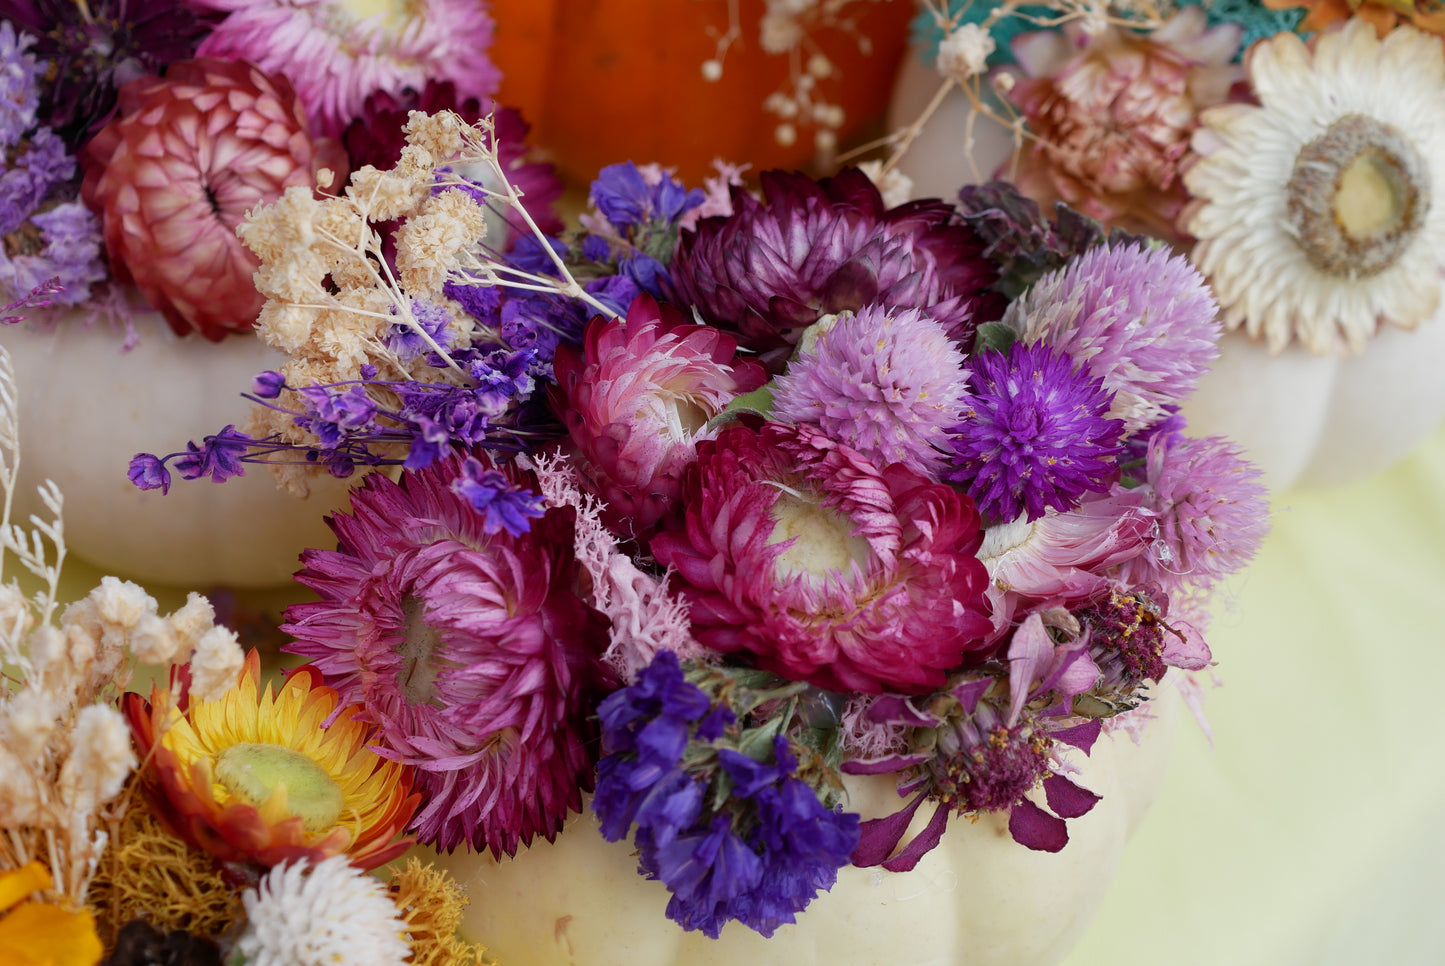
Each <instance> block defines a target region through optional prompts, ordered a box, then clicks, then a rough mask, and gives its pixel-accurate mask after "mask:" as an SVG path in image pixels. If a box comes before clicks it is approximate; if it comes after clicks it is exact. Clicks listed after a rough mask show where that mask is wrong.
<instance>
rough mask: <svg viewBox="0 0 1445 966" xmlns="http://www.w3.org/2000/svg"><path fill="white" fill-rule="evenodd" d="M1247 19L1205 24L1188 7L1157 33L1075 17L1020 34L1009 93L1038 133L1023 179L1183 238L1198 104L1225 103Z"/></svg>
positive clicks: (1110, 215) (1100, 215)
mask: <svg viewBox="0 0 1445 966" xmlns="http://www.w3.org/2000/svg"><path fill="white" fill-rule="evenodd" d="M1240 37H1241V28H1240V27H1238V26H1237V25H1234V24H1227V25H1223V26H1219V27H1213V28H1210V29H1205V18H1204V11H1203V10H1202V9H1201V8H1199V7H1186V8H1184V9H1183V10H1181V11H1180V12H1179V13H1177V14H1175V15H1174V16H1173V17H1171V18H1170V19H1169V20H1168V21H1167V22H1166V23H1165V24H1164V25H1163V26H1162V27H1160V28H1159V29H1158V30H1155V31H1153V32H1151V33H1149V34H1140V33H1137V32H1135V31H1130V30H1125V29H1121V28H1119V27H1115V26H1112V25H1111V26H1108V27H1105V28H1104V29H1103V30H1101V31H1098V32H1096V33H1089V32H1088V31H1086V30H1085V29H1084V25H1083V24H1082V23H1081V22H1079V21H1074V22H1072V23H1069V24H1066V25H1065V26H1064V28H1063V30H1062V31H1057V30H1044V31H1038V32H1034V33H1028V34H1023V35H1020V36H1019V37H1018V38H1016V39H1015V41H1014V45H1013V46H1014V55H1015V57H1016V58H1017V59H1018V63H1019V68H1018V69H1012V68H1011V69H1010V70H1011V71H1014V73H1013V77H1014V83H1013V86H1012V87H1011V88H1010V89H1008V91H1007V92H1006V96H1007V97H1008V99H1009V100H1010V101H1012V102H1013V104H1014V106H1015V107H1017V108H1018V109H1019V111H1020V112H1022V114H1023V116H1024V120H1025V122H1026V123H1027V125H1028V129H1029V131H1030V132H1031V133H1032V134H1033V135H1035V136H1036V137H1037V138H1038V140H1037V141H1030V142H1029V145H1028V146H1027V147H1026V148H1025V149H1024V150H1025V158H1024V163H1023V167H1022V173H1021V174H1020V176H1019V178H1018V183H1019V186H1020V187H1021V188H1022V189H1023V190H1024V192H1025V193H1026V194H1028V195H1030V196H1031V197H1034V198H1035V199H1037V200H1040V201H1053V200H1063V201H1066V202H1068V203H1069V204H1070V205H1072V206H1073V207H1075V208H1078V209H1079V210H1080V211H1082V212H1084V213H1085V214H1087V215H1089V216H1091V217H1093V218H1097V219H1099V220H1101V221H1104V222H1107V223H1109V224H1111V225H1121V226H1123V227H1127V228H1130V229H1131V230H1140V229H1142V230H1145V231H1147V232H1149V233H1150V234H1153V235H1157V236H1161V237H1166V238H1167V237H1175V229H1174V226H1173V223H1174V220H1175V218H1176V217H1177V216H1178V214H1179V212H1180V210H1181V209H1182V208H1183V206H1184V203H1185V202H1186V201H1187V200H1188V197H1189V196H1188V192H1186V191H1185V189H1184V186H1183V184H1182V183H1181V182H1180V180H1179V164H1180V161H1182V160H1183V158H1184V156H1185V153H1186V152H1187V151H1188V148H1189V138H1190V135H1191V134H1192V132H1193V130H1194V128H1195V126H1196V120H1195V118H1196V116H1197V115H1198V113H1199V111H1201V110H1202V109H1204V108H1206V107H1210V106H1212V105H1214V104H1219V103H1222V102H1224V101H1225V100H1226V99H1227V98H1228V97H1229V94H1230V89H1231V87H1232V86H1233V85H1234V84H1235V83H1237V82H1239V81H1242V80H1243V78H1244V69H1243V68H1242V67H1240V66H1239V65H1238V64H1234V63H1231V61H1232V60H1233V58H1234V55H1235V53H1236V52H1237V51H1238V50H1239V43H1240Z"/></svg>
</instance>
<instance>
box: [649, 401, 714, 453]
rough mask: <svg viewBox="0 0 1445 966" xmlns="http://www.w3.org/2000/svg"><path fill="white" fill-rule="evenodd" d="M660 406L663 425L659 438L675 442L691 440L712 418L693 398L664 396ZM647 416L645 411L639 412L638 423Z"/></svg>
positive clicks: (658, 431)
mask: <svg viewBox="0 0 1445 966" xmlns="http://www.w3.org/2000/svg"><path fill="white" fill-rule="evenodd" d="M658 406H659V409H660V410H661V416H662V425H661V426H659V427H658V430H657V433H658V435H659V436H663V437H665V438H667V439H670V440H673V441H675V442H680V441H682V440H685V439H691V438H692V437H693V436H695V435H697V433H698V431H699V430H701V429H702V428H703V427H704V426H706V425H707V421H708V420H709V419H711V418H712V417H711V416H710V415H709V413H708V411H707V410H706V409H704V408H703V407H702V406H699V405H698V404H697V403H696V402H695V401H694V400H693V399H692V397H691V396H685V395H664V396H661V397H660V398H659V399H658ZM647 415H648V414H647V412H646V411H645V410H639V411H638V412H637V419H638V421H639V422H640V421H642V420H643V419H645V418H646V417H647Z"/></svg>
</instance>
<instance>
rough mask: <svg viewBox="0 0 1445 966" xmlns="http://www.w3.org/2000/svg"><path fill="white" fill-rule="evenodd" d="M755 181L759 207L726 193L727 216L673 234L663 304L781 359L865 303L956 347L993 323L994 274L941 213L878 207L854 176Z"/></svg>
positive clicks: (945, 211) (873, 191)
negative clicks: (925, 318) (939, 328)
mask: <svg viewBox="0 0 1445 966" xmlns="http://www.w3.org/2000/svg"><path fill="white" fill-rule="evenodd" d="M761 180H762V193H763V197H762V199H761V200H759V199H757V198H754V197H753V196H752V195H751V194H749V193H748V192H747V191H745V190H743V189H742V188H735V189H733V208H734V210H733V213H732V214H731V215H729V216H726V217H724V216H719V217H714V218H704V219H702V220H701V221H699V222H698V224H697V229H696V230H695V231H692V232H684V233H683V235H682V238H681V240H680V241H679V242H678V245H677V251H676V254H675V255H674V257H673V259H672V261H671V263H670V265H669V269H670V271H671V273H672V288H673V290H674V291H673V294H674V295H675V299H674V300H675V301H678V302H680V303H682V304H686V305H692V306H694V307H695V308H696V310H697V311H698V313H699V314H700V316H701V318H702V319H703V320H704V321H705V322H708V323H710V324H712V325H716V326H718V327H719V328H721V329H723V330H724V331H727V332H729V333H735V334H736V335H737V336H738V341H739V342H740V343H741V344H742V345H744V346H745V347H747V348H750V349H754V350H756V351H758V352H773V351H775V350H776V352H778V353H782V352H784V351H786V350H788V349H790V348H791V346H792V345H794V344H795V343H796V342H797V341H798V339H799V337H800V336H801V335H802V332H803V330H804V329H806V328H807V327H808V326H810V325H812V324H813V323H814V322H816V321H818V319H819V318H821V317H822V316H824V315H828V314H833V313H837V312H842V311H845V310H847V311H855V312H856V311H857V310H859V309H861V308H863V307H864V306H866V305H870V304H874V303H881V304H884V305H888V306H891V307H893V308H899V309H901V308H918V309H923V310H925V311H927V312H928V313H929V315H930V316H932V317H933V318H935V319H937V320H938V321H939V322H941V323H943V326H944V328H946V329H947V330H948V332H949V334H950V335H951V336H953V337H954V338H955V339H957V340H959V341H960V342H961V343H962V344H963V346H964V348H965V349H968V348H970V347H971V345H972V341H973V330H974V328H975V327H976V326H977V325H978V324H979V323H981V322H987V321H990V320H992V319H996V318H997V317H998V313H999V312H1000V311H1001V308H1002V305H1003V302H1002V300H1001V298H1000V297H999V296H998V295H997V294H996V293H994V292H992V291H991V286H992V285H993V284H994V282H995V281H996V280H997V278H998V272H997V270H996V269H995V267H994V265H993V264H992V263H991V262H989V261H988V260H987V259H986V258H984V257H983V244H982V242H981V241H980V240H979V238H978V237H977V236H976V235H975V234H974V232H973V230H972V229H971V228H969V227H968V226H967V225H966V224H964V223H963V221H962V220H961V219H960V218H959V217H958V213H957V212H956V211H954V209H953V207H952V206H951V205H948V204H946V203H945V202H942V201H937V200H925V201H912V202H909V203H907V204H904V205H900V206H898V207H896V208H888V207H887V206H886V205H885V204H884V202H883V198H882V196H881V195H880V194H879V193H878V189H877V187H876V186H874V184H873V182H872V181H870V180H868V177H867V176H866V175H864V174H863V173H862V172H861V171H859V170H857V169H856V168H849V169H847V170H845V171H843V172H841V173H840V174H838V175H835V176H834V177H832V178H827V179H824V180H822V181H814V180H813V179H811V178H809V177H807V176H805V175H802V174H789V173H786V172H781V171H770V172H766V173H764V174H763V175H762V179H761Z"/></svg>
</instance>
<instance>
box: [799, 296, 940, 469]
mask: <svg viewBox="0 0 1445 966" xmlns="http://www.w3.org/2000/svg"><path fill="white" fill-rule="evenodd" d="M819 329H822V330H823V331H821V332H819V333H818V335H817V338H816V339H806V338H805V343H804V346H803V348H802V350H801V351H800V352H799V353H798V354H797V355H796V356H794V358H793V360H792V361H791V362H790V363H789V364H788V371H787V372H786V373H785V374H784V375H781V376H779V377H778V378H777V380H776V382H775V387H774V390H773V414H774V416H775V417H776V418H778V419H780V420H782V421H785V422H791V423H812V424H813V425H815V426H818V427H820V428H821V429H822V430H823V432H825V433H827V434H828V435H829V436H831V437H833V438H834V439H836V440H839V441H841V442H844V443H847V444H848V445H849V446H851V447H853V448H854V449H856V450H857V451H858V452H860V453H862V454H863V455H864V456H865V457H867V458H868V460H869V461H870V462H872V463H874V464H875V465H878V466H883V465H885V464H888V463H903V464H905V465H907V466H909V467H911V468H912V469H914V470H916V471H918V472H919V473H922V474H923V475H924V476H927V477H929V478H931V479H938V474H939V473H940V472H941V471H942V470H943V469H944V468H945V467H946V466H947V458H946V457H945V455H944V453H945V452H946V451H947V450H948V429H949V427H951V426H952V425H953V424H954V423H956V422H958V418H959V412H960V411H961V409H962V407H963V398H964V396H965V395H966V393H967V391H968V379H967V375H966V374H965V373H964V371H963V365H964V359H963V353H962V352H960V351H959V350H958V347H957V346H956V345H955V344H954V343H953V341H952V340H951V339H949V337H948V333H947V332H946V331H945V330H944V328H943V326H942V325H940V324H939V323H938V322H935V321H934V320H933V319H931V318H929V317H928V316H926V315H924V314H923V313H922V312H919V311H918V310H917V309H898V310H891V311H890V310H889V309H886V308H884V307H883V306H881V305H871V306H868V307H866V308H863V309H861V310H859V311H858V313H857V314H856V315H854V314H844V315H841V316H839V317H838V318H837V319H836V320H835V321H833V322H832V323H831V324H828V323H826V322H824V323H819Z"/></svg>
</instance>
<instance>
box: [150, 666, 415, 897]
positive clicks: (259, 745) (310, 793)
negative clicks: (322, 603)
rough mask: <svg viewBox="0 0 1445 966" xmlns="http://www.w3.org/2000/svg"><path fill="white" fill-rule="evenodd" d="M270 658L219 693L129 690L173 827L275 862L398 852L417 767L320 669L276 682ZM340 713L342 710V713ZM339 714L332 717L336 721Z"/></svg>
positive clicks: (160, 804) (161, 808)
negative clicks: (345, 701)
mask: <svg viewBox="0 0 1445 966" xmlns="http://www.w3.org/2000/svg"><path fill="white" fill-rule="evenodd" d="M260 679H261V666H260V658H259V657H258V656H257V654H256V652H255V651H252V652H251V653H250V654H249V655H247V658H246V665H245V667H244V669H243V670H242V672H241V675H240V678H239V680H238V681H237V682H236V686H235V687H234V688H232V689H231V690H230V691H228V692H227V693H226V694H225V696H223V697H222V698H220V699H219V700H215V701H188V700H187V696H186V694H185V690H186V689H185V680H184V675H182V676H181V680H180V681H179V682H177V681H173V682H172V686H175V685H176V684H178V683H179V684H180V687H179V689H178V690H179V695H180V696H179V700H173V697H172V693H171V692H170V691H169V690H163V689H161V688H160V687H156V688H155V689H153V690H152V692H151V699H150V701H149V702H146V701H145V700H144V699H142V698H141V697H140V695H138V694H127V695H126V696H125V702H124V710H125V714H126V717H127V718H128V719H129V721H130V725H131V731H132V733H133V735H134V736H135V740H136V745H137V753H138V754H139V755H140V757H141V759H142V761H144V762H146V764H145V765H144V770H143V772H142V778H141V782H142V786H141V787H142V789H143V790H144V791H145V793H146V798H147V800H148V801H149V803H150V806H151V808H152V810H153V811H154V812H155V813H156V816H157V817H158V818H160V820H161V821H162V822H163V823H164V824H165V825H166V826H167V827H168V828H169V829H170V831H171V832H172V833H173V834H175V835H177V836H179V837H180V838H182V839H184V840H186V841H187V842H188V843H190V844H191V845H192V846H194V847H196V848H199V849H202V850H204V851H206V852H209V853H211V854H212V855H214V856H216V857H217V858H218V859H220V860H221V861H223V862H247V863H252V864H255V865H260V866H266V867H269V866H273V865H276V864H278V863H281V862H291V861H296V860H299V859H309V860H311V861H312V862H319V861H321V860H322V859H324V858H327V857H329V856H332V855H337V854H341V853H345V854H346V855H347V856H348V857H349V858H350V859H351V862H352V863H353V864H354V865H356V866H358V867H360V868H363V869H371V868H375V867H376V866H378V865H381V864H382V863H384V862H388V861H390V860H391V859H394V858H395V857H396V856H398V855H400V854H401V853H402V852H403V851H405V850H406V848H407V847H408V846H409V845H410V844H411V840H410V839H409V838H399V836H400V833H401V832H402V830H403V829H404V828H405V827H406V824H407V822H409V821H410V820H411V817H412V814H413V813H414V812H415V811H416V807H417V804H418V803H419V802H420V800H421V797H420V795H417V794H414V793H413V792H412V779H411V770H410V769H409V768H407V767H406V766H404V765H401V764H398V763H397V762H392V761H387V760H385V759H383V758H381V757H380V756H378V755H377V754H376V753H375V752H373V751H371V750H370V749H369V748H368V747H367V746H368V745H369V744H371V742H372V738H373V729H372V727H371V726H370V725H366V724H363V723H361V722H359V721H356V720H354V714H355V712H356V711H357V710H358V709H356V708H341V709H340V710H338V708H339V707H340V703H341V702H340V696H339V695H338V694H337V692H336V691H335V690H333V689H331V688H328V687H326V686H325V685H323V684H322V683H321V675H320V673H319V672H317V671H316V670H315V669H314V668H310V667H303V668H300V669H298V670H297V671H295V672H293V673H292V675H291V676H290V677H289V678H287V680H286V682H285V683H284V684H282V685H281V687H280V689H279V690H278V691H275V692H274V693H273V691H272V687H271V685H270V684H269V683H268V684H267V685H266V687H265V690H264V691H263V690H262V689H261V684H260ZM333 718H334V720H332V719H333ZM327 721H331V723H330V725H327V724H326V722H327Z"/></svg>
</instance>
